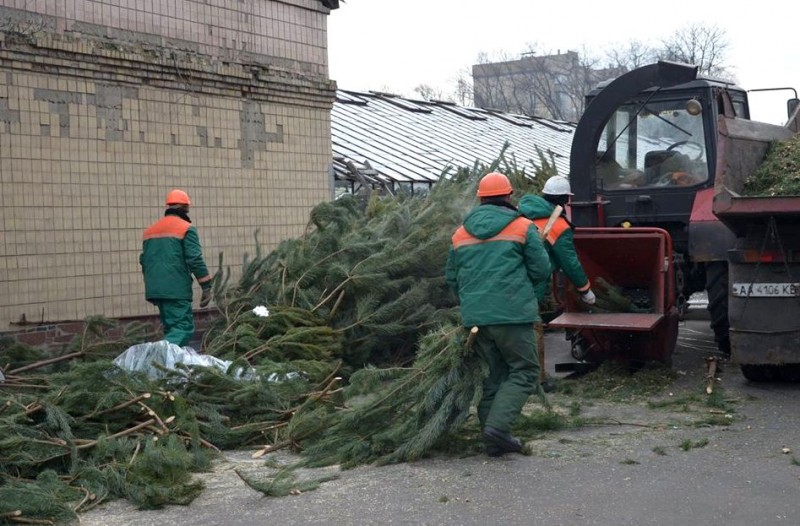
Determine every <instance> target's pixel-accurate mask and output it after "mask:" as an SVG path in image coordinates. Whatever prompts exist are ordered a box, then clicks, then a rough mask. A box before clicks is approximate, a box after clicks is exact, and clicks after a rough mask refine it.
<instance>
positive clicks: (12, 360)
mask: <svg viewBox="0 0 800 526" xmlns="http://www.w3.org/2000/svg"><path fill="white" fill-rule="evenodd" d="M538 164H539V168H538V169H537V170H536V174H533V175H534V176H533V177H532V176H531V175H529V174H526V173H525V171H524V170H523V169H521V168H518V167H517V166H516V164H515V162H514V161H513V160H509V159H506V157H505V156H504V155H503V154H502V153H501V155H500V157H499V158H498V160H497V161H495V162H494V163H493V164H491V165H489V166H483V165H478V164H476V165H475V166H473V167H471V168H464V169H460V170H457V171H454V172H450V171H446V172H444V173H443V174H442V179H441V182H440V183H438V184H437V185H436V186H434V187H433V189H432V190H431V192H430V194H429V195H427V196H425V197H420V196H406V195H400V196H389V197H381V198H378V197H376V196H374V195H373V196H372V198H370V199H369V200H367V201H364V200H361V199H359V198H358V197H345V198H342V199H339V200H337V201H335V202H333V203H323V204H320V205H318V206H317V207H315V208H314V210H313V211H312V213H311V218H310V222H309V227H308V229H307V232H306V234H305V235H304V236H302V237H301V238H299V239H292V240H287V241H284V242H282V243H281V244H280V245H279V246H278V247H277V248H276V249H275V250H274V251H272V252H271V253H269V254H262V253H261V251H260V250H259V249H258V245H257V244H256V251H255V254H254V255H253V256H252V257H250V258H247V259H246V260H245V261H244V262H243V270H242V274H241V278H240V279H238V280H237V281H236V282H235V283H233V284H231V283H230V282H231V279H230V274H229V273H226V275H225V276H219V277H218V278H217V280H216V282H215V300H216V304H217V305H218V307H219V310H220V316H219V318H218V320H217V322H216V323H214V324H213V326H212V327H211V328H210V330H209V331H207V334H206V336H205V339H204V342H203V350H204V352H206V353H207V354H210V355H213V356H216V357H218V358H221V359H224V360H229V361H230V362H231V367H230V369H229V371H228V372H226V371H220V370H216V369H211V368H208V369H206V368H196V369H193V370H190V371H183V370H181V371H168V370H167V371H164V373H165V377H164V378H161V379H159V380H152V379H149V378H148V377H147V376H146V375H145V374H144V373H132V372H128V371H122V370H120V369H118V368H116V367H115V366H114V365H113V363H112V360H113V358H114V357H115V356H117V355H119V353H121V352H122V351H123V350H125V349H126V348H128V347H129V346H131V345H133V344H136V343H141V342H143V341H148V340H149V341H152V340H153V339H155V338H153V336H152V334H148V333H145V332H143V331H144V330H145V329H146V328H143V327H136V328H135V329H137V330H131V331H129V332H128V333H127V334H125V335H123V337H122V338H117V339H111V338H108V337H106V336H105V334H107V333H106V332H104V330H105V329H107V328H108V324H109V322H108V320H104V319H102V318H92V319H88V320H87V321H86V327H87V330H86V331H85V332H84V333H83V334H81V335H79V336H78V337H77V338H76V340H75V342H73V344H72V345H71V346H70V347H69V348H67V349H65V350H64V352H63V353H61V354H60V355H58V356H56V357H46V356H44V355H42V353H41V352H40V351H36V350H34V349H29V348H24V347H22V346H19V345H15V344H12V343H11V342H0V367H2V372H3V375H4V377H5V380H4V381H3V382H2V383H0V522H3V521H8V522H30V521H32V520H34V521H35V520H39V521H45V522H46V521H52V522H61V521H65V520H70V519H73V518H75V517H76V514H77V513H79V512H81V511H84V510H86V509H88V508H91V507H93V506H96V505H97V504H98V503H100V502H103V501H104V500H108V499H112V498H120V497H122V498H127V499H130V500H131V501H133V502H134V503H136V504H138V505H139V506H140V507H142V508H149V507H158V506H161V505H164V504H167V503H187V502H190V501H191V500H192V499H194V498H195V497H196V496H197V495H198V494H199V492H200V491H201V490H202V485H201V484H200V483H198V482H197V481H195V480H194V479H193V478H192V476H191V474H192V473H193V472H196V471H199V470H204V469H208V467H209V463H210V460H211V459H212V458H213V456H214V454H215V453H218V452H219V451H221V450H224V449H233V448H242V447H252V448H254V449H257V450H258V453H257V455H261V454H265V453H268V452H270V451H275V450H277V449H280V448H284V447H289V448H293V449H295V450H297V451H302V452H303V453H304V455H305V457H304V458H305V463H306V464H308V465H326V464H331V463H338V464H342V465H343V466H354V465H358V464H363V463H368V462H376V461H377V462H381V463H385V462H399V461H405V460H411V459H416V458H420V457H421V456H422V455H424V454H425V453H427V452H428V451H430V450H431V449H433V448H435V447H436V446H437V444H440V443H441V440H442V438H443V437H445V436H446V435H447V434H448V433H450V432H452V431H454V430H456V429H457V428H458V426H459V425H461V424H462V423H463V422H464V421H465V419H466V418H467V415H468V412H469V407H470V405H471V404H472V402H473V399H474V397H475V396H476V389H477V388H478V386H479V385H480V383H481V381H480V380H481V378H482V375H483V368H482V365H481V363H480V361H479V360H478V359H477V358H476V357H475V356H474V354H473V353H472V352H471V351H470V350H469V348H468V345H466V337H467V334H466V331H465V330H464V329H463V328H461V327H460V326H459V317H458V309H457V307H456V305H457V303H456V298H455V296H454V295H453V293H452V292H451V291H449V290H447V288H446V285H445V281H444V276H443V269H444V263H445V258H446V256H447V251H448V245H449V238H450V236H451V234H452V232H453V231H454V229H455V228H456V227H457V225H458V224H459V223H460V222H461V220H462V219H463V216H464V215H465V213H466V212H467V211H468V210H469V209H470V208H472V207H473V206H474V205H475V204H476V201H475V197H474V196H475V191H476V186H477V181H478V180H479V178H480V176H482V175H483V174H485V173H487V172H488V171H493V170H497V169H500V170H502V171H504V172H505V173H507V174H509V175H510V177H511V179H512V182H513V184H514V187H515V189H516V190H517V196H520V195H522V194H524V193H527V192H538V191H539V190H540V188H541V184H542V183H543V181H544V180H545V179H546V178H547V177H548V176H550V175H552V174H553V173H554V168H553V166H554V165H553V164H552V162H550V161H548V159H547V158H546V157H545V156H543V155H542V156H541V158H540V159H539V162H538ZM256 307H259V308H263V307H265V308H266V309H268V311H269V315H268V316H264V315H263V314H262V313H261V311H260V310H259V309H256ZM242 367H247V368H250V369H252V370H253V371H254V372H255V375H254V376H253V377H252V378H250V379H243V378H239V377H237V376H236V375H234V374H231V371H241V370H242Z"/></svg>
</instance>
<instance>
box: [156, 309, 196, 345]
mask: <svg viewBox="0 0 800 526" xmlns="http://www.w3.org/2000/svg"><path fill="white" fill-rule="evenodd" d="M154 303H155V304H156V306H157V307H158V314H159V315H160V316H161V324H162V325H163V326H164V339H165V340H167V341H168V342H169V343H174V344H175V345H177V346H179V347H183V346H185V345H186V344H187V343H189V340H191V339H192V335H193V334H194V316H193V315H192V301H191V300H155V301H154Z"/></svg>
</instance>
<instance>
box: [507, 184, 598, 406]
mask: <svg viewBox="0 0 800 526" xmlns="http://www.w3.org/2000/svg"><path fill="white" fill-rule="evenodd" d="M571 195H573V194H572V191H571V188H570V185H569V179H567V178H566V177H564V176H563V175H556V176H553V177H551V178H549V179H548V180H547V181H545V184H544V187H543V188H542V195H541V196H538V195H526V196H523V197H522V199H520V201H519V211H520V212H522V215H523V216H525V217H527V218H528V219H530V220H531V221H533V222H534V224H535V225H536V227H537V228H538V229H539V232H540V234H542V233H543V234H544V238H543V239H544V246H545V248H546V249H547V254H548V255H549V256H550V266H551V268H552V270H553V272H556V271H558V270H561V271H563V272H564V275H565V276H566V277H567V279H568V280H569V281H570V282H572V284H573V285H574V286H575V289H576V290H577V291H578V293H579V294H580V297H581V300H582V301H583V302H584V303H586V304H587V305H594V303H595V301H596V297H595V295H594V292H592V284H591V283H590V281H589V278H588V277H587V276H586V272H585V271H584V270H583V266H582V265H581V262H580V260H579V259H578V254H577V252H576V251H575V242H574V236H573V234H572V226H571V224H570V222H569V221H568V220H567V218H566V217H565V215H564V213H563V212H562V213H561V214H560V215H558V217H557V218H556V219H555V221H553V222H551V224H550V226H549V228H548V227H547V225H548V222H549V219H550V216H551V215H553V212H554V210H555V208H556V206H561V207H562V209H563V208H565V207H566V205H567V203H568V202H569V198H570V196H571ZM545 228H547V232H544V230H545ZM546 288H547V289H549V288H550V285H549V281H548V286H547V287H546ZM535 330H536V344H537V349H538V351H539V362H540V364H541V366H542V369H541V375H540V381H541V382H542V385H543V387H544V389H545V391H549V390H552V388H553V386H552V385H551V384H550V383H549V382H548V379H547V375H546V374H545V372H544V326H543V325H542V323H537V324H536V327H535Z"/></svg>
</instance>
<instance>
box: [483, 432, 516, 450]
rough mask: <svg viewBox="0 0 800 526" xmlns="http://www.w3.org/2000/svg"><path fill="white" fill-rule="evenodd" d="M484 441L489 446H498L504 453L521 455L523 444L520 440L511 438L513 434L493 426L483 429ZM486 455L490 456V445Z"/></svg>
mask: <svg viewBox="0 0 800 526" xmlns="http://www.w3.org/2000/svg"><path fill="white" fill-rule="evenodd" d="M483 439H484V440H485V441H486V443H487V444H489V445H494V446H496V447H497V448H498V449H499V450H500V451H502V452H503V453H519V452H520V451H522V442H520V440H519V439H518V438H515V437H513V436H511V433H507V432H504V431H500V430H499V429H495V428H493V427H491V426H486V427H484V428H483ZM486 454H487V455H488V454H489V447H488V445H487V447H486Z"/></svg>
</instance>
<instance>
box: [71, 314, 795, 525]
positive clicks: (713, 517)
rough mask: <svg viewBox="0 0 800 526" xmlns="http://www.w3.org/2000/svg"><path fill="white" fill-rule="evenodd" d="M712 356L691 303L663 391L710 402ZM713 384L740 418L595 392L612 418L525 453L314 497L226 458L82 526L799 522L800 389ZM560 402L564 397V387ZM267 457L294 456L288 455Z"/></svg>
mask: <svg viewBox="0 0 800 526" xmlns="http://www.w3.org/2000/svg"><path fill="white" fill-rule="evenodd" d="M546 349H547V358H546V363H547V368H548V370H549V371H550V373H551V374H553V375H555V376H557V377H563V376H564V375H563V374H555V371H554V366H555V364H556V363H566V362H569V361H572V358H571V356H570V354H569V348H568V345H567V343H566V342H565V341H564V339H563V334H562V333H559V332H549V333H547V335H546ZM714 355H715V348H714V345H713V338H712V336H711V332H710V330H709V329H708V318H707V313H706V312H705V310H704V309H703V308H702V304H700V305H697V304H695V305H694V307H693V308H691V309H690V311H689V315H688V316H687V320H686V321H684V322H682V323H681V327H680V333H679V340H678V346H677V348H676V350H675V354H674V356H673V366H672V367H673V369H674V371H675V372H676V376H677V379H676V380H675V382H674V383H673V384H672V385H670V390H671V392H670V393H667V394H666V395H665V396H667V397H668V396H676V397H678V396H685V395H686V394H687V393H689V394H698V393H699V394H700V396H703V395H704V393H705V388H706V385H707V380H706V378H705V376H706V373H707V369H706V358H707V357H709V356H714ZM562 381H569V380H562ZM713 385H714V388H715V389H717V390H719V389H723V390H724V393H725V397H726V399H727V400H729V401H730V402H731V405H732V407H733V408H734V409H733V410H732V411H731V412H730V414H726V415H721V417H723V418H724V417H729V418H730V421H731V423H730V425H726V426H725V425H696V422H697V418H698V416H702V415H698V414H697V413H692V414H690V413H686V412H681V411H679V410H672V411H665V410H663V409H652V408H649V407H648V406H647V404H642V403H631V404H624V403H623V404H618V403H617V404H612V403H605V402H603V401H602V400H597V401H594V402H593V403H591V404H588V405H587V408H586V409H585V411H586V412H587V415H588V416H595V417H598V416H599V417H601V418H599V421H602V422H605V423H604V424H600V425H591V426H583V427H580V428H577V429H570V430H561V431H555V432H548V433H545V434H544V435H543V436H542V437H541V438H538V439H536V440H533V441H530V442H529V443H528V447H529V448H530V450H531V453H532V454H531V455H529V456H524V455H519V454H515V455H506V456H504V457H501V458H489V457H486V456H483V455H474V456H469V457H465V458H432V459H425V460H422V461H418V462H413V463H405V464H398V465H392V466H383V467H373V466H366V467H360V468H356V469H352V470H347V471H342V472H340V476H339V478H338V479H337V480H334V481H331V482H327V483H324V484H323V485H322V486H321V487H320V488H319V489H317V490H315V491H310V492H306V493H301V494H299V495H292V496H287V497H279V498H274V497H264V496H263V495H262V494H261V493H259V492H257V491H254V490H252V489H250V488H248V487H247V486H246V485H245V484H244V483H243V482H242V480H241V479H239V478H238V476H237V475H236V474H235V473H234V472H233V470H234V469H238V470H240V471H245V472H247V473H249V474H258V473H263V472H266V471H269V468H267V467H265V464H264V460H263V459H259V460H253V459H252V458H250V457H251V456H250V453H251V452H250V451H237V452H227V453H226V458H225V459H224V460H222V461H220V462H219V463H218V464H217V465H216V467H215V470H214V472H213V473H208V474H202V475H201V477H202V478H203V480H204V481H205V483H206V487H207V489H206V490H205V492H204V493H203V494H202V495H201V496H200V497H199V498H198V499H196V500H195V501H194V502H193V503H192V504H191V505H189V506H169V507H166V508H164V509H161V510H153V511H139V510H136V509H135V507H133V506H132V505H131V504H130V503H128V502H125V501H113V502H110V503H108V504H105V505H102V506H100V507H98V508H96V509H94V510H92V511H90V512H88V513H85V514H83V515H82V516H81V524H82V525H85V526H100V525H140V526H149V525H153V526H155V525H158V526H169V525H192V526H204V525H227V524H233V525H263V524H280V525H283V526H290V525H304V524H334V525H339V524H341V525H351V524H352V525H362V524H363V525H370V524H375V525H394V524H412V525H494V524H498V525H534V524H535V525H539V524H541V525H548V526H558V525H570V526H572V525H574V526H583V525H604V526H605V525H608V526H622V525H632V526H639V525H659V526H672V525H675V526H684V525H725V526H737V525H742V526H745V525H747V526H751V525H756V524H758V525H760V526H769V525H797V524H800V425H798V424H800V385H798V384H785V383H768V384H766V383H765V384H758V383H752V382H749V381H747V380H746V379H745V378H744V377H743V376H742V375H741V373H740V372H739V371H738V369H737V368H736V367H735V366H734V365H732V364H724V365H722V370H721V372H719V373H718V375H717V378H716V380H714V382H713ZM672 391H674V392H672ZM551 399H552V400H553V402H554V404H557V403H558V395H553V397H552V398H551ZM532 404H533V405H535V401H534V402H532ZM709 412H713V410H709ZM717 413H719V411H717ZM718 416H720V415H718ZM693 422H694V423H693ZM271 456H272V457H274V458H273V459H272V461H273V462H275V461H277V462H285V463H289V462H291V461H292V456H291V455H290V454H289V453H285V452H278V453H275V454H273V455H271ZM331 469H333V470H335V469H336V468H329V469H328V471H326V472H330V471H331ZM316 475H319V473H316V474H315V476H316Z"/></svg>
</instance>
